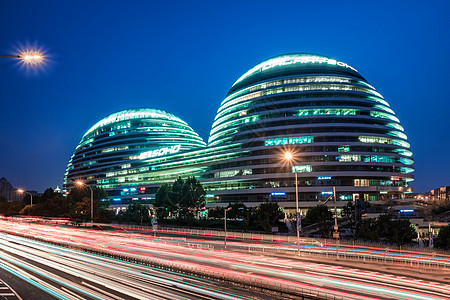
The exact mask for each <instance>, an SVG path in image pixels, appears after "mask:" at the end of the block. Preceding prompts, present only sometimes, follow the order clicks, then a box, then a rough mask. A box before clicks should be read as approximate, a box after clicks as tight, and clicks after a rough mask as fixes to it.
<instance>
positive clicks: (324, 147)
mask: <svg viewBox="0 0 450 300" xmlns="http://www.w3.org/2000/svg"><path fill="white" fill-rule="evenodd" d="M135 111H136V114H137V115H139V113H138V112H139V111H140V110H131V111H126V112H120V113H117V114H113V115H111V116H109V117H107V118H105V119H103V120H101V121H100V122H99V123H97V124H96V125H94V126H93V127H92V128H91V129H90V130H89V131H88V132H87V133H86V134H85V136H84V137H83V139H82V141H81V143H80V145H79V146H78V147H77V149H76V150H75V153H74V155H73V157H72V159H71V161H70V162H69V165H68V168H67V173H66V179H65V184H66V186H67V187H70V184H71V181H72V180H73V179H75V178H82V179H85V180H87V181H88V182H89V183H91V184H96V185H99V186H102V187H103V188H105V189H106V190H107V191H108V192H109V193H110V195H111V196H112V198H113V199H117V201H119V200H120V202H121V203H122V202H125V203H127V202H129V201H133V200H146V199H144V198H147V199H151V198H152V197H153V195H154V192H155V191H156V189H157V188H158V187H159V186H160V185H161V184H162V183H163V182H170V181H173V180H174V179H175V178H176V177H178V176H182V177H184V176H189V175H195V176H196V177H197V178H198V179H200V180H201V181H202V183H203V185H204V187H205V189H206V190H207V191H208V206H218V205H227V204H228V203H229V202H237V201H242V202H245V203H247V204H248V205H252V203H253V204H255V205H256V204H257V203H260V202H264V201H277V202H279V204H280V206H282V207H284V208H285V209H289V208H293V207H294V206H295V180H294V172H297V174H298V187H299V200H300V203H301V206H302V207H308V206H315V205H316V204H317V202H316V201H319V200H325V199H327V198H328V197H329V196H330V194H331V193H332V192H331V191H332V188H333V187H336V191H337V194H338V199H340V200H342V201H343V202H342V204H344V203H346V202H347V201H348V200H355V199H363V200H366V201H377V200H381V199H383V198H392V197H395V198H401V197H402V196H403V195H404V193H405V192H411V188H409V187H408V183H409V182H410V181H412V180H413V175H412V174H411V173H412V171H413V167H412V164H413V160H412V158H411V156H412V153H411V151H410V150H409V143H408V141H407V136H406V135H405V133H404V129H403V127H402V126H401V124H400V121H399V120H398V118H397V117H396V116H395V113H394V111H393V110H392V109H391V108H390V107H389V104H388V102H387V101H386V100H385V99H384V98H383V96H382V95H381V94H380V93H378V92H377V91H376V90H375V88H374V87H372V86H371V85H370V84H369V83H368V82H367V80H366V79H365V78H364V77H362V76H361V75H360V74H359V73H358V72H357V70H356V69H355V68H353V67H351V66H349V65H348V64H346V63H343V62H340V61H337V60H335V59H332V58H329V57H325V56H321V55H315V54H288V55H282V56H277V57H274V58H271V59H268V60H266V61H263V62H262V63H260V64H258V65H256V66H255V67H253V68H251V69H250V70H249V71H248V72H246V73H245V74H244V75H242V76H241V77H240V78H239V79H238V80H237V81H236V82H235V83H234V85H233V86H232V87H231V89H230V91H229V92H228V94H227V95H226V97H225V99H224V100H223V101H222V103H221V104H220V107H219V109H218V112H217V115H216V117H215V119H214V123H213V125H212V129H211V133H210V136H209V139H208V145H207V146H205V144H204V143H203V141H202V140H201V138H200V137H199V136H198V135H197V134H196V133H195V132H194V131H193V130H192V129H191V128H190V127H189V126H188V125H187V124H186V123H184V122H183V121H181V120H180V119H179V118H176V117H175V116H173V115H170V114H167V113H164V112H161V111H155V110H145V111H152V112H154V113H155V112H158V114H159V115H161V116H159V115H158V117H145V116H139V117H124V118H123V120H122V119H120V118H118V117H117V115H128V114H129V113H131V112H135ZM147 120H148V122H149V123H146V122H147ZM149 124H150V125H149ZM162 124H166V125H162ZM137 140H138V141H139V142H137ZM135 141H136V142H135ZM121 147H123V148H121ZM167 147H173V148H170V149H172V150H173V149H177V151H172V150H161V149H166V148H167ZM119 148H120V149H119ZM111 149H113V150H111ZM167 149H169V148H167ZM119 151H120V152H119ZM286 152H289V153H291V154H292V155H293V159H291V160H290V161H287V160H285V159H284V157H285V153H286ZM149 153H150V154H149ZM153 153H157V155H155V156H154V155H153ZM160 153H161V154H160ZM159 154H160V155H159ZM130 189H134V190H133V191H134V192H136V193H131V192H130Z"/></svg>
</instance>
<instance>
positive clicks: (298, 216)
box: [284, 152, 302, 256]
mask: <svg viewBox="0 0 450 300" xmlns="http://www.w3.org/2000/svg"><path fill="white" fill-rule="evenodd" d="M284 158H285V159H286V160H287V161H289V163H291V162H293V158H294V156H293V155H292V153H290V152H286V153H285V154H284ZM292 166H293V167H294V174H295V216H296V223H297V224H296V227H297V248H298V255H299V256H300V230H301V226H302V215H301V214H300V211H299V209H298V180H297V168H296V167H295V166H294V164H293V163H292Z"/></svg>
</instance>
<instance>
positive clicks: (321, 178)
mask: <svg viewBox="0 0 450 300" xmlns="http://www.w3.org/2000/svg"><path fill="white" fill-rule="evenodd" d="M317 179H318V180H328V179H331V176H319V177H317Z"/></svg>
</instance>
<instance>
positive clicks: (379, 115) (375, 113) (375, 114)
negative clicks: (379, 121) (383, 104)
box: [370, 110, 400, 122]
mask: <svg viewBox="0 0 450 300" xmlns="http://www.w3.org/2000/svg"><path fill="white" fill-rule="evenodd" d="M370 115H371V116H372V117H375V118H384V119H389V120H392V121H396V122H400V120H399V119H398V118H397V117H395V116H393V115H390V114H387V113H384V112H381V111H376V110H372V111H371V112H370Z"/></svg>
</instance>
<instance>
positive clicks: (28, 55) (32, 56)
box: [17, 49, 45, 66]
mask: <svg viewBox="0 0 450 300" xmlns="http://www.w3.org/2000/svg"><path fill="white" fill-rule="evenodd" d="M17 57H18V58H19V59H20V60H21V63H22V64H28V65H31V66H36V65H39V64H43V63H44V62H45V56H44V55H43V54H42V53H40V52H39V50H35V49H32V50H31V49H30V50H25V51H24V52H22V53H20V54H18V55H17Z"/></svg>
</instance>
